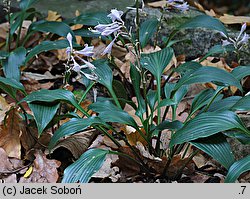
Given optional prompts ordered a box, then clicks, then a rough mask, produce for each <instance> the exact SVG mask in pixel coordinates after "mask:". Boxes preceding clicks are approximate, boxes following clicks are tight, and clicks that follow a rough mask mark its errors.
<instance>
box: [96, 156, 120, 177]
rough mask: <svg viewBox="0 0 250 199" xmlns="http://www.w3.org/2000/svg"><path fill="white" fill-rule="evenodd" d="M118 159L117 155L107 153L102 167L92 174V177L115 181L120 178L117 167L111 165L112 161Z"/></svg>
mask: <svg viewBox="0 0 250 199" xmlns="http://www.w3.org/2000/svg"><path fill="white" fill-rule="evenodd" d="M116 160H118V156H117V155H110V154H108V155H107V157H106V160H105V161H104V163H103V165H102V167H101V168H100V169H99V170H98V171H97V172H96V173H95V174H94V175H93V176H92V177H94V178H101V179H104V178H107V177H108V178H110V179H111V181H112V182H117V181H118V180H119V178H120V174H119V173H118V171H119V168H118V167H112V163H113V162H115V161H116Z"/></svg>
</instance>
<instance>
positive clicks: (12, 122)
mask: <svg viewBox="0 0 250 199" xmlns="http://www.w3.org/2000/svg"><path fill="white" fill-rule="evenodd" d="M22 129H23V123H22V118H21V116H20V115H19V114H18V112H17V110H16V109H14V108H13V109H11V110H10V111H9V112H8V115H7V119H6V123H5V125H4V124H2V125H1V126H0V147H2V148H3V149H4V150H5V151H6V153H7V154H8V156H9V157H15V158H18V159H20V158H21V143H20V136H21V133H22Z"/></svg>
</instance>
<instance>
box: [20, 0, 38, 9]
mask: <svg viewBox="0 0 250 199" xmlns="http://www.w3.org/2000/svg"><path fill="white" fill-rule="evenodd" d="M37 1H38V0H21V1H20V3H19V7H20V8H21V9H22V10H27V9H29V8H30V6H32V5H33V4H35V3H36V2H37Z"/></svg>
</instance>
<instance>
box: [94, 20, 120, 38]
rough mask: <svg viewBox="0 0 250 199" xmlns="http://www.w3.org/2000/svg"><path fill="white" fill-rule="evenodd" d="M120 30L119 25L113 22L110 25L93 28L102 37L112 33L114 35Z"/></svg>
mask: <svg viewBox="0 0 250 199" xmlns="http://www.w3.org/2000/svg"><path fill="white" fill-rule="evenodd" d="M121 28H122V26H120V24H119V23H117V22H114V23H111V24H99V25H97V26H95V29H96V31H98V32H100V33H101V35H103V36H108V35H111V34H112V33H116V32H117V31H119V30H120V29H121Z"/></svg>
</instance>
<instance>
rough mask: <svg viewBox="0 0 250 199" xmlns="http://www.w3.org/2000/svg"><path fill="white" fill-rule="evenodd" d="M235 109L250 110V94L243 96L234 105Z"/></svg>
mask: <svg viewBox="0 0 250 199" xmlns="http://www.w3.org/2000/svg"><path fill="white" fill-rule="evenodd" d="M231 110H233V111H249V110H250V95H247V96H245V97H242V98H240V99H239V101H237V102H236V103H235V104H234V105H233V106H232V107H231Z"/></svg>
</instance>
